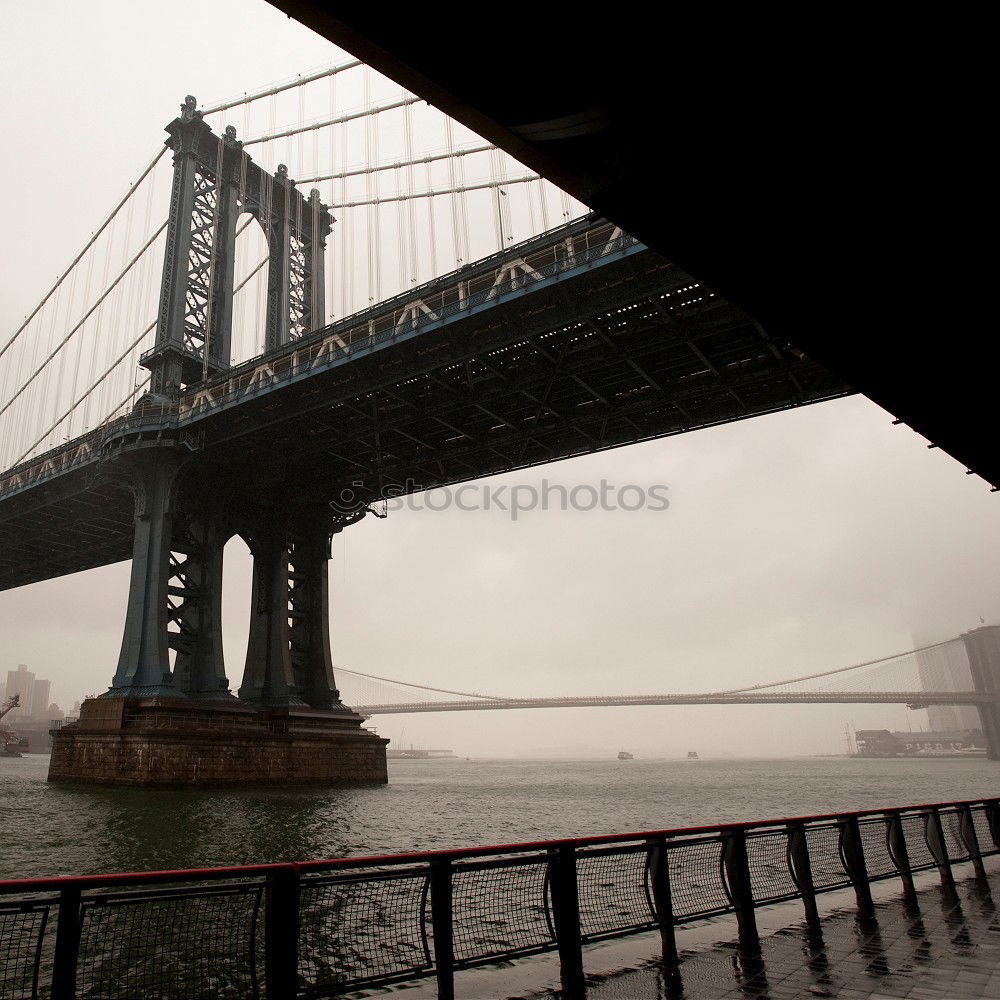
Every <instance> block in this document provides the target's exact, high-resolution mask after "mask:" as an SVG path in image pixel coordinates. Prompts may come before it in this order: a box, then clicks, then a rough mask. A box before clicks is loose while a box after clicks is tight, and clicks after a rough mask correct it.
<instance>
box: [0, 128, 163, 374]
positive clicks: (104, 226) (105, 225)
mask: <svg viewBox="0 0 1000 1000" xmlns="http://www.w3.org/2000/svg"><path fill="white" fill-rule="evenodd" d="M166 151H167V147H166V146H163V147H162V148H161V149H160V151H159V152H158V153H157V154H156V156H154V157H153V159H152V160H151V161H150V163H149V165H148V166H147V167H146V169H145V170H143V172H142V173H141V174H140V175H139V179H138V180H137V181H135V182H134V183H133V184H132V186H131V187H130V188H129V189H128V191H126V192H125V195H124V196H123V197H122V199H121V201H119V202H118V203H117V204H116V205H115V207H114V208H113V209H112V210H111V212H110V214H109V215H108V217H107V218H106V219H105V220H104V221H103V222H102V223H101V225H100V226H98V228H97V229H96V230H95V232H94V233H93V235H92V236H91V237H90V239H89V240H88V241H87V242H86V244H84V247H83V249H82V250H81V251H80V252H79V253H78V254H77V255H76V257H74V258H73V260H72V261H71V262H70V265H69V267H67V268H66V270H65V271H63V273H62V274H61V275H60V276H59V277H58V278H57V279H56V283H55V284H54V285H53V286H52V287H51V288H50V289H49V290H48V291H47V292H46V293H45V295H44V296H43V297H42V300H41V301H40V302H39V303H38V305H37V306H35V308H34V309H33V310H32V311H31V313H30V314H29V316H28V317H27V319H25V320H24V322H23V323H22V324H21V325H20V326H19V327H18V328H17V329H16V330H15V331H14V333H13V335H12V336H11V337H10V339H9V340H8V341H7V343H6V344H4V345H3V347H0V358H2V357H3V356H4V354H6V353H7V350H8V349H9V348H10V347H11V345H12V344H13V343H14V341H15V340H17V338H18V337H19V336H20V335H21V333H22V332H23V331H24V330H25V328H26V327H27V326H28V324H29V323H30V322H31V321H32V320H33V319H34V318H35V316H37V315H38V313H39V311H40V310H41V308H42V306H44V305H45V303H46V302H48V300H49V299H50V298H51V297H52V294H53V293H54V292H55V290H56V289H57V288H58V287H59V286H60V285H61V284H62V283H63V281H65V280H66V277H67V276H68V275H69V274H70V272H71V271H72V270H73V269H74V268H75V267H76V265H77V264H79V263H80V261H81V260H82V259H83V256H84V254H86V252H87V251H88V250H89V249H90V248H91V247H92V246H93V245H94V244H95V243H96V242H97V240H98V239H99V238H100V236H101V234H102V233H103V232H104V230H105V229H107V228H108V226H109V225H110V224H111V221H112V220H113V219H114V217H115V216H116V215H117V214H118V213H119V212H120V211H121V209H122V207H123V206H124V205H125V203H126V202H127V201H128V200H129V199H130V198H131V197H132V195H133V194H135V192H136V189H137V188H138V187H139V185H140V184H142V182H143V181H144V180H145V179H146V178H147V177H148V176H149V175H150V174H151V173H152V172H153V168H154V167H155V166H156V164H157V163H159V162H160V158H161V157H162V156H163V154H164V153H165V152H166Z"/></svg>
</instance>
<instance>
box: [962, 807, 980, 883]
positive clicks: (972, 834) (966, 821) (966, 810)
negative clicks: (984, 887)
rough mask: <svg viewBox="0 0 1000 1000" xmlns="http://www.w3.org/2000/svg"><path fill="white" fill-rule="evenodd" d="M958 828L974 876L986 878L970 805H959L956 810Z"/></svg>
mask: <svg viewBox="0 0 1000 1000" xmlns="http://www.w3.org/2000/svg"><path fill="white" fill-rule="evenodd" d="M958 830H959V834H960V836H961V838H962V843H963V844H964V845H965V849H966V850H967V851H968V852H969V857H970V858H971V859H972V867H973V868H974V869H975V872H976V878H977V879H979V880H980V881H984V880H985V879H986V866H985V865H984V864H983V852H982V851H981V850H980V849H979V836H978V834H977V833H976V824H975V823H974V822H973V819H972V807H971V806H960V807H959V810H958Z"/></svg>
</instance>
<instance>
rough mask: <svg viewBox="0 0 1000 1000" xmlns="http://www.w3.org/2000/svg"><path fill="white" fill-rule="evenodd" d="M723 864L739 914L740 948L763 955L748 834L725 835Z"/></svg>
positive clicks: (737, 917)
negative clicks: (756, 912) (755, 904)
mask: <svg viewBox="0 0 1000 1000" xmlns="http://www.w3.org/2000/svg"><path fill="white" fill-rule="evenodd" d="M722 861H723V865H724V866H725V870H726V885H727V886H728V887H729V896H730V898H731V899H732V901H733V908H734V909H735V910H736V924H737V930H738V933H739V939H740V948H742V949H743V951H744V952H746V953H748V954H751V953H752V954H755V953H756V952H758V951H760V938H759V937H758V935H757V916H756V914H755V913H754V905H753V883H752V881H751V879H750V862H749V859H748V858H747V838H746V832H745V831H744V830H742V829H740V828H735V829H730V830H727V831H726V832H725V833H724V834H723V835H722Z"/></svg>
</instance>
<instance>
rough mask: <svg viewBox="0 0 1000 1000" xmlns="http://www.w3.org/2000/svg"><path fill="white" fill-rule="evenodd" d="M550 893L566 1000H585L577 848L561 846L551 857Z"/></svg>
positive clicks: (551, 853) (567, 845)
mask: <svg viewBox="0 0 1000 1000" xmlns="http://www.w3.org/2000/svg"><path fill="white" fill-rule="evenodd" d="M549 890H550V892H551V893H552V922H553V924H554V925H555V932H556V947H557V948H558V950H559V976H560V979H561V981H562V991H563V995H564V996H565V998H566V1000H578V998H583V997H586V995H587V987H586V983H585V981H584V975H583V943H582V941H581V935H580V896H579V889H578V887H577V881H576V848H575V847H574V846H573V845H572V844H560V845H559V846H558V847H557V848H556V849H555V850H554V851H551V852H550V854H549Z"/></svg>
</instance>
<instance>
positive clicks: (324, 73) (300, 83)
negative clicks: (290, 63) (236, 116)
mask: <svg viewBox="0 0 1000 1000" xmlns="http://www.w3.org/2000/svg"><path fill="white" fill-rule="evenodd" d="M363 65H364V63H363V62H362V61H361V60H360V59H352V60H351V61H350V62H346V63H341V64H340V65H339V66H331V67H328V68H327V69H323V70H319V71H318V72H316V73H311V74H309V75H308V76H300V77H298V79H296V80H291V81H289V82H288V83H282V84H278V85H277V86H276V87H270V88H269V89H267V90H259V91H257V93H255V94H244V95H243V96H242V97H238V98H234V99H233V100H231V101H224V102H223V103H222V104H216V105H215V106H214V107H211V108H203V109H202V112H201V113H202V114H203V115H214V114H217V113H218V112H220V111H228V110H229V109H230V108H238V107H240V106H241V105H244V104H252V103H253V102H254V101H259V100H261V98H264V97H273V96H274V95H275V94H281V93H284V92H285V91H286V90H292V89H294V88H295V87H304V86H305V85H306V84H307V83H315V82H316V81H317V80H325V79H326V78H327V77H329V76H336V75H337V74H338V73H343V72H344V71H345V70H348V69H356V68H357V67H358V66H363Z"/></svg>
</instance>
